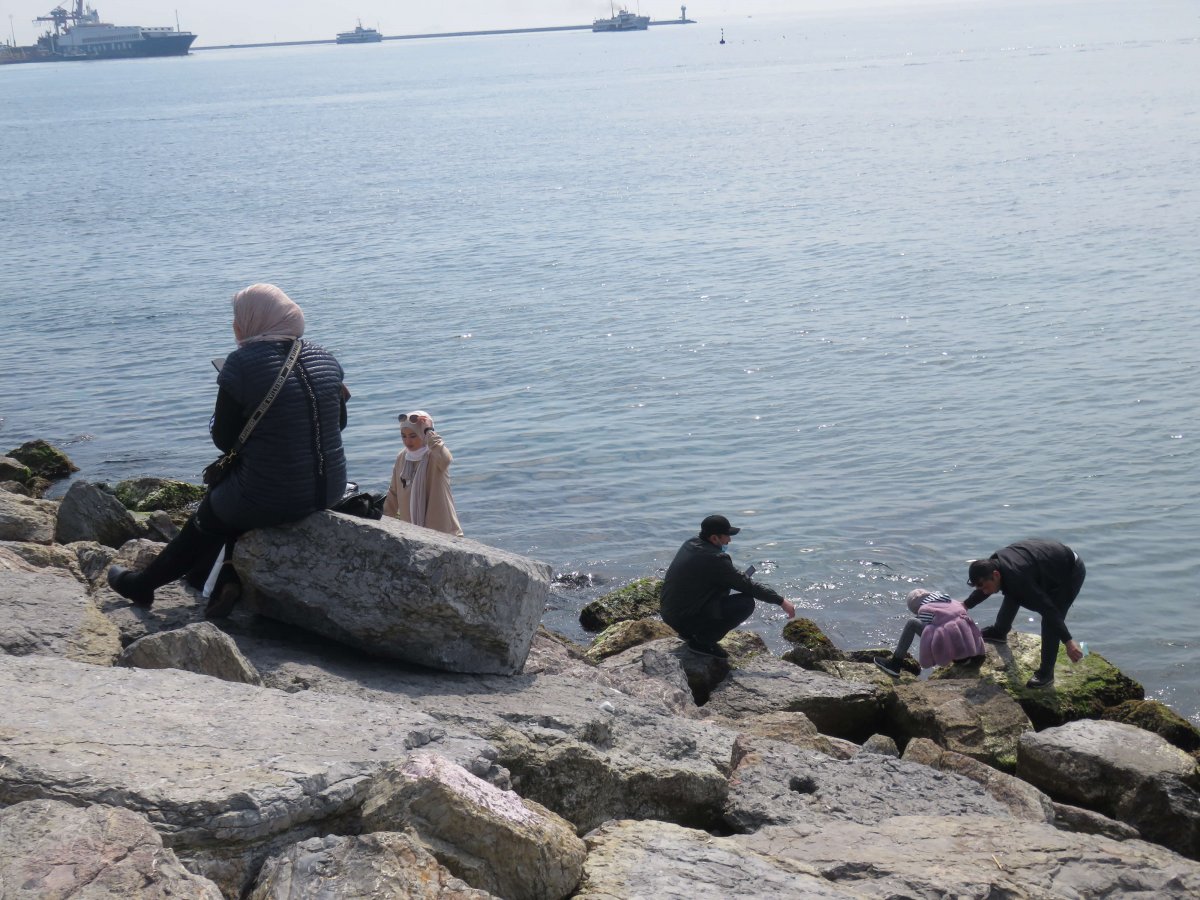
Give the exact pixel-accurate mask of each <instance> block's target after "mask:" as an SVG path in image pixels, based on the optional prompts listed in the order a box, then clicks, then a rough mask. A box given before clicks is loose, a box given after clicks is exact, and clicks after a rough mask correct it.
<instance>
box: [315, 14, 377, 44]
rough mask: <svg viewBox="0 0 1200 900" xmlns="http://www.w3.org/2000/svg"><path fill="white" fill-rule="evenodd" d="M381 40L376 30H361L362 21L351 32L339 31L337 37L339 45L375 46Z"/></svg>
mask: <svg viewBox="0 0 1200 900" xmlns="http://www.w3.org/2000/svg"><path fill="white" fill-rule="evenodd" d="M327 33H328V32H327ZM382 40H383V35H382V34H380V33H379V31H378V30H377V29H375V28H363V26H362V19H359V20H358V25H357V27H355V29H354V30H353V31H339V32H338V36H337V42H338V43H339V44H377V43H379V42H380V41H382Z"/></svg>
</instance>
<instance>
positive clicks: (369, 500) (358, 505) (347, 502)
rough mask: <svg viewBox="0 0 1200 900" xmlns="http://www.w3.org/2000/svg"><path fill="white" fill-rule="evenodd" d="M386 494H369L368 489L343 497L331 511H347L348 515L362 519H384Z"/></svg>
mask: <svg viewBox="0 0 1200 900" xmlns="http://www.w3.org/2000/svg"><path fill="white" fill-rule="evenodd" d="M386 499H387V497H386V496H385V495H384V494H368V493H367V492H366V491H363V492H361V493H357V494H350V495H348V496H345V497H343V498H342V499H341V500H339V501H338V502H337V503H335V504H333V506H331V507H329V509H330V511H331V512H340V513H345V514H346V515H348V516H358V517H359V518H360V519H382V518H383V501H384V500H386Z"/></svg>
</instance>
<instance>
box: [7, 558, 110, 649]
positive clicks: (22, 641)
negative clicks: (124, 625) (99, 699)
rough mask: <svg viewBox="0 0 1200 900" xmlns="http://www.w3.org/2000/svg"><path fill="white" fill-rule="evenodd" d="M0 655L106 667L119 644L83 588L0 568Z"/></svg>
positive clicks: (52, 573) (67, 578) (55, 574)
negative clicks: (49, 658) (32, 655)
mask: <svg viewBox="0 0 1200 900" xmlns="http://www.w3.org/2000/svg"><path fill="white" fill-rule="evenodd" d="M10 558H11V557H10ZM29 568H31V569H32V568H33V567H32V566H29ZM0 651H2V652H4V653H8V654H12V655H14V656H25V655H27V654H38V655H42V656H61V657H63V658H65V659H72V660H75V661H76V662H83V663H92V664H94V665H99V666H111V665H112V664H113V662H114V661H115V660H116V658H117V656H118V654H120V652H121V640H120V634H119V633H118V631H117V628H116V626H115V625H113V623H112V622H110V621H109V620H108V619H107V618H105V616H104V615H103V614H102V613H101V612H100V610H99V609H97V608H96V605H95V604H94V603H93V602H92V600H91V598H90V597H89V596H88V593H87V589H86V588H85V587H84V585H83V583H82V582H80V581H79V580H78V579H76V578H75V577H73V576H72V575H70V574H69V573H68V572H66V571H63V570H56V569H48V570H40V571H39V570H36V569H34V570H33V571H13V570H11V569H3V568H0Z"/></svg>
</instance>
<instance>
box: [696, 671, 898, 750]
mask: <svg viewBox="0 0 1200 900" xmlns="http://www.w3.org/2000/svg"><path fill="white" fill-rule="evenodd" d="M880 698H881V693H880V691H879V689H878V688H876V687H874V686H872V685H869V684H863V683H861V682H856V681H843V680H841V679H839V678H832V677H830V676H829V675H824V674H822V673H820V672H811V671H809V670H807V669H802V668H800V667H799V666H795V665H792V664H791V663H789V662H784V661H783V660H781V659H777V658H775V657H772V656H769V655H767V654H761V655H759V656H755V657H754V658H752V659H751V660H749V661H748V662H746V663H744V664H743V665H741V666H739V667H738V668H736V669H734V670H733V671H731V672H730V673H729V676H728V677H727V678H726V679H725V680H724V681H723V682H721V684H719V685H717V687H716V688H715V689H714V690H713V692H712V695H711V696H710V697H709V700H708V703H707V704H706V705H705V707H704V708H705V709H706V710H708V711H709V712H712V713H716V714H718V715H722V716H725V717H727V718H730V719H740V718H743V717H745V716H752V715H758V714H760V713H766V712H780V711H790V712H802V713H804V714H805V715H806V716H808V718H809V719H811V720H812V722H813V724H814V725H816V726H817V728H818V729H819V730H820V732H821V733H822V734H829V735H833V736H835V737H842V738H847V739H849V740H864V739H866V738H867V737H869V736H870V735H872V734H874V733H875V732H877V731H879V730H881V729H880V727H879V726H880V725H881V716H882V706H881V699H880Z"/></svg>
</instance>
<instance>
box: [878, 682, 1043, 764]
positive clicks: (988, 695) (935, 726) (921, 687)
mask: <svg viewBox="0 0 1200 900" xmlns="http://www.w3.org/2000/svg"><path fill="white" fill-rule="evenodd" d="M893 697H894V700H892V701H890V702H889V703H888V704H887V710H888V717H889V719H891V721H892V724H893V726H894V728H895V729H896V730H897V731H899V732H900V733H901V734H905V735H908V736H910V737H923V738H929V739H930V740H932V741H934V742H935V743H937V744H939V745H941V746H942V747H945V748H946V749H947V750H953V751H954V752H955V753H961V754H963V755H965V756H970V757H972V758H973V759H977V760H979V761H981V762H985V763H987V764H988V765H991V766H995V767H996V768H997V769H1001V770H1003V771H1006V772H1012V771H1013V770H1014V769H1015V768H1016V765H1017V740H1018V739H1019V738H1020V737H1021V735H1023V734H1026V733H1027V732H1030V731H1033V725H1032V723H1030V721H1029V717H1028V716H1026V715H1025V711H1024V710H1023V709H1022V708H1021V706H1020V704H1018V703H1017V701H1016V700H1014V699H1013V698H1012V697H1011V696H1010V695H1009V694H1008V692H1007V691H1005V690H1004V689H1003V688H1001V687H999V686H998V685H995V684H992V683H990V682H987V681H978V680H971V679H956V680H944V681H917V682H914V683H912V684H900V685H897V686H896V689H895V693H894V695H893Z"/></svg>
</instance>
